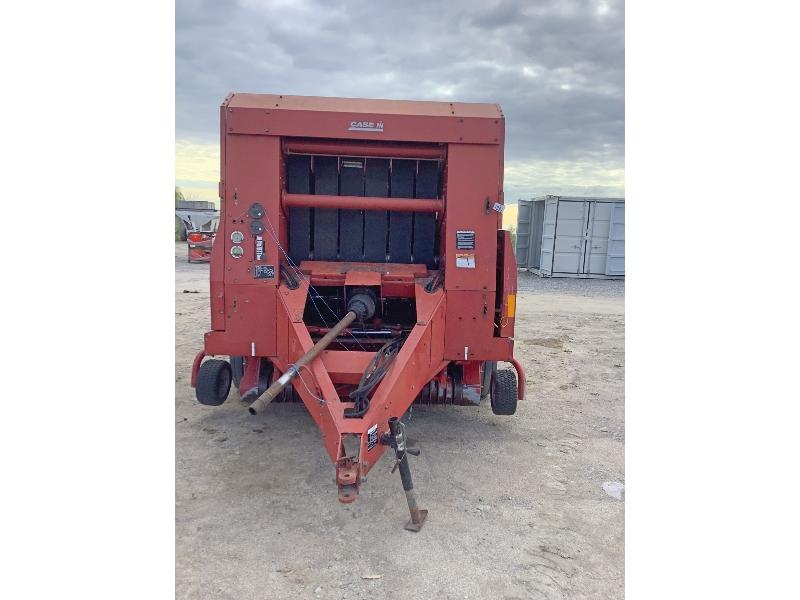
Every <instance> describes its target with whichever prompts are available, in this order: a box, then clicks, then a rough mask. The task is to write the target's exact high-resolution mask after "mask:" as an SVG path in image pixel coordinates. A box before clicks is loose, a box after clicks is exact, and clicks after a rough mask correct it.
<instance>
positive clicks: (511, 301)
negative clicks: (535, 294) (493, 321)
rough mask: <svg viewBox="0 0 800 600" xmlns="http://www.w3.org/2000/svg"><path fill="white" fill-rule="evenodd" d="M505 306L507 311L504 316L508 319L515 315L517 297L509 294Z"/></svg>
mask: <svg viewBox="0 0 800 600" xmlns="http://www.w3.org/2000/svg"><path fill="white" fill-rule="evenodd" d="M507 304H508V310H507V311H506V316H507V317H508V318H509V319H510V318H513V316H514V315H515V314H516V313H517V295H516V294H509V295H508V302H507Z"/></svg>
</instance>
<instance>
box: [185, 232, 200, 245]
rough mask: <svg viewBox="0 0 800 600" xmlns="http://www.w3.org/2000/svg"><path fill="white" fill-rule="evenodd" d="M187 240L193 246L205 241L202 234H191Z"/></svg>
mask: <svg viewBox="0 0 800 600" xmlns="http://www.w3.org/2000/svg"><path fill="white" fill-rule="evenodd" d="M187 238H188V239H189V241H190V242H192V243H193V244H199V243H200V242H202V241H203V234H202V233H190V234H189V235H188V236H187Z"/></svg>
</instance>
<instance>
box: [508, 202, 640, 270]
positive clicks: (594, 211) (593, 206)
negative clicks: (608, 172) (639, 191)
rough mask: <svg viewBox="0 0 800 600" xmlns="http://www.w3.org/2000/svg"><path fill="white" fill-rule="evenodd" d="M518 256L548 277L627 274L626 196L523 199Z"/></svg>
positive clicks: (521, 264) (525, 265)
mask: <svg viewBox="0 0 800 600" xmlns="http://www.w3.org/2000/svg"><path fill="white" fill-rule="evenodd" d="M516 257H517V266H518V267H519V268H522V269H529V270H531V271H533V272H534V273H537V274H539V275H542V276H544V277H587V278H590V277H594V278H606V279H616V278H619V277H624V276H625V199H624V198H587V197H579V196H544V197H543V198H534V199H533V200H520V201H519V213H518V217H517V248H516Z"/></svg>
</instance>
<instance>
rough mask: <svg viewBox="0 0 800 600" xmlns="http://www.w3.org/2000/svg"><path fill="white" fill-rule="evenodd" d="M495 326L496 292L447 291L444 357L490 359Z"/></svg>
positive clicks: (450, 358)
mask: <svg viewBox="0 0 800 600" xmlns="http://www.w3.org/2000/svg"><path fill="white" fill-rule="evenodd" d="M493 329H494V292H474V291H459V290H448V292H447V314H446V315H445V333H444V338H445V350H444V357H445V358H446V359H449V360H487V359H488V356H489V353H488V348H487V341H489V340H491V338H492V336H493V335H494V334H493Z"/></svg>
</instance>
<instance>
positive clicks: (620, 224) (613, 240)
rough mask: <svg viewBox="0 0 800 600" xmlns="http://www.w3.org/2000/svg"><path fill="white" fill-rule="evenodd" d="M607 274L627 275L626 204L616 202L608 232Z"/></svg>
mask: <svg viewBox="0 0 800 600" xmlns="http://www.w3.org/2000/svg"><path fill="white" fill-rule="evenodd" d="M605 273H606V275H625V205H624V204H623V203H621V202H617V203H614V205H613V208H612V212H611V223H610V224H609V234H608V255H607V257H606V270H605Z"/></svg>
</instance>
